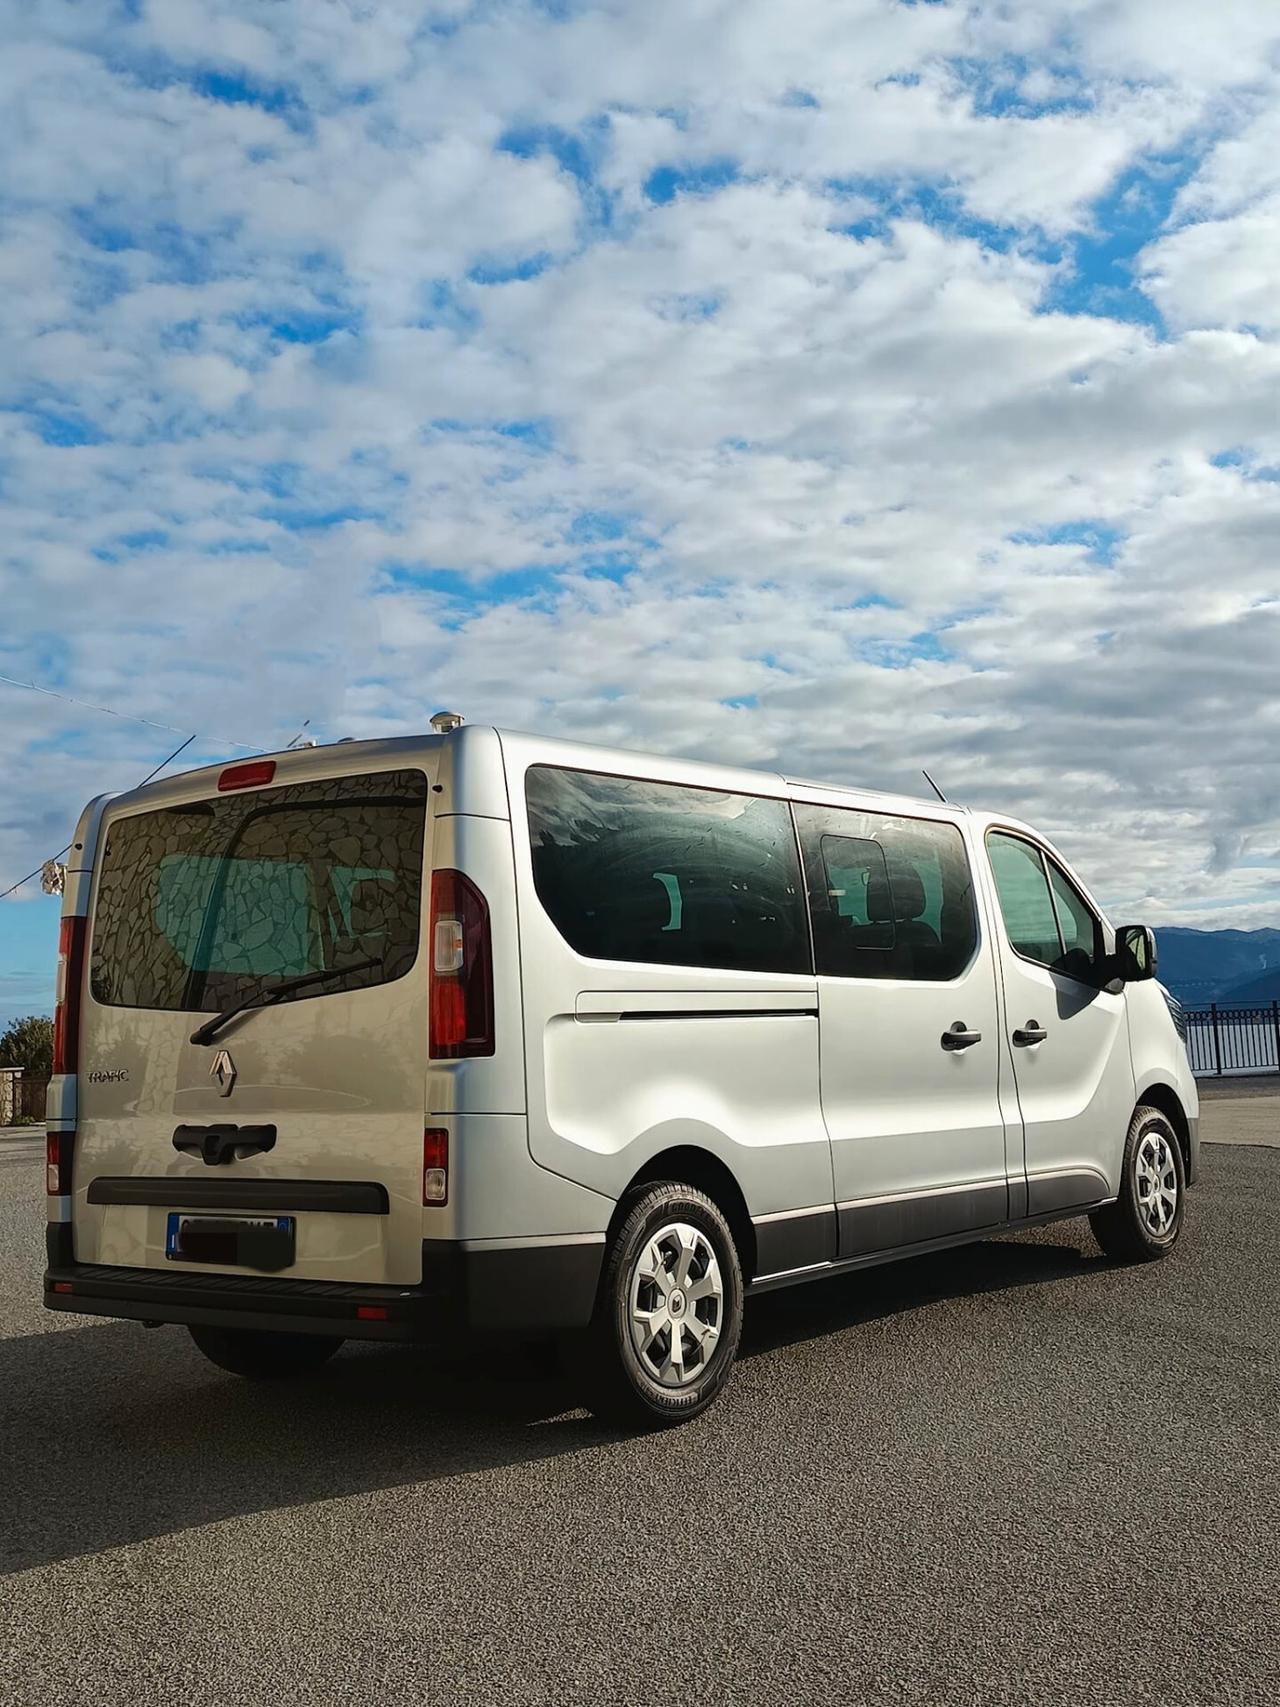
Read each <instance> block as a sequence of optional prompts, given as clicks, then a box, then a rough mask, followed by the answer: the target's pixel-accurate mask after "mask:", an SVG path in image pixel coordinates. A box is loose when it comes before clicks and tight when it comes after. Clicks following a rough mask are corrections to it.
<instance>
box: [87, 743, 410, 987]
mask: <svg viewBox="0 0 1280 1707" xmlns="http://www.w3.org/2000/svg"><path fill="white" fill-rule="evenodd" d="M426 792H427V784H426V778H425V777H424V776H423V775H422V774H421V772H417V771H395V772H386V773H382V774H380V775H373V776H363V777H339V778H334V779H332V780H330V781H326V782H311V783H300V784H297V785H294V786H293V787H289V788H279V789H271V790H264V791H263V792H261V793H256V794H253V795H247V796H238V797H235V798H231V799H220V800H210V801H200V802H196V803H193V804H191V805H187V806H176V807H170V808H166V809H164V810H162V811H158V812H148V813H142V814H138V815H135V816H133V817H126V818H121V819H119V820H118V821H117V822H116V823H115V824H113V825H112V826H111V829H110V831H109V833H108V837H107V846H106V852H105V855H104V860H103V872H102V878H101V882H100V886H99V895H98V903H97V909H96V915H95V922H94V935H93V956H92V965H91V988H92V991H93V995H94V997H95V999H96V1000H97V1001H100V1002H105V1003H109V1004H114V1005H121V1006H126V1007H150V1008H169V1009H174V1008H179V1009H181V1008H194V1009H199V1010H207V1011H214V1010H216V1009H218V1008H220V1007H223V1006H228V1005H230V1004H231V1003H233V1002H235V1001H237V1000H240V999H241V998H242V997H243V996H245V995H248V994H251V993H252V992H254V991H255V990H258V989H261V988H264V987H270V985H271V983H272V981H274V980H281V979H287V978H290V977H297V976H302V975H305V974H307V973H309V972H318V971H327V970H329V969H330V968H335V969H340V968H342V967H344V966H350V967H351V968H352V970H351V971H350V972H349V973H347V974H346V975H345V976H342V975H341V974H340V973H339V975H337V976H335V978H334V980H333V982H332V983H326V984H325V985H324V986H323V989H324V990H325V991H326V992H328V991H331V990H332V991H338V990H344V989H357V988H361V987H363V986H365V985H368V984H376V983H381V982H385V981H387V980H389V979H392V978H397V977H399V976H401V975H402V974H403V973H404V972H406V971H407V970H408V969H409V967H410V966H411V965H412V963H413V960H414V957H415V955H416V953H417V946H418V936H419V921H420V913H421V905H422V849H423V833H424V825H425V815H426ZM366 961H373V962H375V964H374V965H371V966H361V964H360V963H362V962H366ZM308 993H314V991H312V992H308V991H306V990H303V991H300V992H299V995H300V996H305V995H306V994H308Z"/></svg>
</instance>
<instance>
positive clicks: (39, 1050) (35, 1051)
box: [0, 1014, 53, 1084]
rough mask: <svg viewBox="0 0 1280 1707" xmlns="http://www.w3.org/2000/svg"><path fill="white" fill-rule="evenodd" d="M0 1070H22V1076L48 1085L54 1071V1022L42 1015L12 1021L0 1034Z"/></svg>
mask: <svg viewBox="0 0 1280 1707" xmlns="http://www.w3.org/2000/svg"><path fill="white" fill-rule="evenodd" d="M0 1067H25V1068H26V1074H25V1077H27V1078H28V1079H32V1080H39V1082H40V1083H41V1084H48V1082H49V1078H50V1075H51V1074H52V1072H53V1021H52V1020H51V1019H46V1018H45V1016H44V1015H43V1014H28V1015H27V1017H26V1018H25V1019H15V1020H13V1021H11V1022H10V1024H9V1026H8V1029H7V1030H6V1031H5V1032H4V1033H3V1034H0Z"/></svg>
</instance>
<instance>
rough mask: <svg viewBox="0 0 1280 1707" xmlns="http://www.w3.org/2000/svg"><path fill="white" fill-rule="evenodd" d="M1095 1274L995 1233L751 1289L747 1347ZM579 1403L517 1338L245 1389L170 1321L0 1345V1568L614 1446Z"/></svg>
mask: <svg viewBox="0 0 1280 1707" xmlns="http://www.w3.org/2000/svg"><path fill="white" fill-rule="evenodd" d="M1101 1266H1106V1263H1105V1259H1103V1258H1092V1257H1086V1256H1084V1255H1083V1254H1082V1253H1081V1251H1079V1250H1077V1249H1075V1248H1073V1247H1069V1246H1063V1245H1051V1244H1034V1243H1022V1242H1017V1241H1008V1242H1005V1241H992V1242H991V1243H988V1244H983V1245H977V1246H970V1247H968V1248H967V1249H964V1250H959V1251H948V1252H945V1253H939V1254H937V1255H935V1256H930V1257H921V1258H916V1259H914V1260H913V1261H910V1262H906V1263H898V1264H894V1265H892V1266H886V1267H882V1268H875V1269H870V1270H864V1271H862V1272H861V1273H859V1274H855V1275H851V1276H849V1277H848V1278H846V1279H844V1280H841V1281H836V1282H827V1283H825V1284H821V1285H813V1286H806V1287H801V1288H799V1289H796V1290H794V1291H790V1292H784V1293H778V1294H772V1295H767V1296H763V1297H760V1298H758V1299H754V1300H752V1301H751V1304H750V1306H749V1309H748V1316H747V1323H746V1329H745V1333H744V1338H743V1345H742V1355H743V1356H744V1357H752V1358H754V1357H760V1356H765V1355H769V1354H775V1353H781V1352H783V1351H784V1350H785V1348H786V1346H788V1345H790V1344H793V1343H800V1342H803V1341H807V1340H812V1339H815V1338H818V1337H820V1336H824V1335H833V1334H837V1333H839V1332H841V1331H843V1330H846V1329H849V1328H855V1327H857V1326H858V1325H859V1324H861V1323H865V1322H870V1321H874V1320H879V1319H883V1318H887V1317H890V1316H893V1315H896V1314H900V1313H902V1312H903V1311H908V1310H913V1309H916V1308H919V1307H920V1306H922V1305H924V1304H926V1303H927V1302H929V1301H930V1300H931V1299H943V1298H961V1297H967V1296H974V1295H978V1294H981V1293H986V1292H1001V1291H1005V1290H1008V1289H1009V1288H1014V1287H1023V1286H1035V1285H1043V1284H1046V1283H1050V1282H1053V1281H1055V1280H1059V1279H1062V1278H1063V1277H1065V1276H1079V1275H1081V1274H1083V1273H1087V1272H1089V1271H1091V1270H1093V1269H1095V1268H1097V1267H1101ZM576 1407H577V1399H576V1397H575V1393H574V1388H573V1386H572V1384H571V1383H570V1382H569V1381H567V1380H566V1379H564V1378H563V1377H562V1376H561V1375H560V1374H559V1373H555V1372H553V1370H552V1365H551V1363H550V1362H549V1361H548V1360H547V1359H546V1357H545V1356H543V1355H540V1354H538V1353H536V1352H535V1351H533V1350H532V1349H528V1348H521V1347H501V1346H499V1347H492V1348H487V1349H486V1350H485V1351H484V1352H483V1353H478V1354H476V1355H475V1356H473V1357H472V1358H471V1359H469V1360H466V1359H463V1358H460V1357H458V1356H456V1355H454V1356H449V1357H442V1356H441V1354H439V1353H435V1354H433V1353H431V1352H429V1351H423V1350H419V1349H417V1348H410V1347H403V1348H402V1347H391V1346H364V1345H361V1346H348V1347H347V1348H345V1350H344V1351H343V1352H342V1353H340V1354H339V1356H338V1357H337V1358H335V1360H334V1361H333V1362H332V1363H331V1364H329V1365H327V1366H326V1367H325V1368H324V1369H323V1370H322V1371H321V1372H320V1373H319V1374H318V1375H316V1376H314V1377H311V1378H308V1379H304V1380H299V1381H285V1382H281V1383H279V1384H276V1383H258V1384H254V1383H249V1382H245V1381H242V1380H240V1379H238V1378H237V1377H235V1376H231V1375H225V1374H223V1373H222V1372H221V1371H220V1370H216V1369H214V1368H213V1367H212V1366H211V1365H209V1364H208V1363H206V1362H205V1360H204V1359H203V1358H202V1357H201V1356H200V1354H199V1353H198V1352H197V1351H196V1350H195V1348H194V1346H193V1345H192V1344H191V1342H190V1339H189V1337H188V1336H187V1334H186V1332H185V1331H184V1330H182V1329H180V1328H166V1329H160V1330H154V1331H151V1330H147V1329H145V1328H142V1327H140V1326H138V1325H136V1324H133V1323H122V1322H101V1323H94V1324H92V1325H89V1326H86V1327H67V1328H63V1329H60V1330H55V1331H51V1332H47V1333H42V1334H36V1335H30V1336H27V1337H24V1338H18V1339H11V1340H4V1341H0V1441H2V1442H3V1457H2V1458H0V1482H3V1483H7V1491H5V1492H4V1494H3V1495H2V1496H0V1572H3V1573H7V1572H11V1571H18V1570H25V1569H29V1568H31V1567H33V1566H37V1565H42V1564H48V1563H51V1562H53V1561H55V1560H58V1559H66V1558H73V1557H79V1556H83V1555H86V1554H93V1553H97V1552H100V1551H102V1550H103V1549H106V1548H110V1547H118V1546H122V1545H125V1544H128V1543H130V1542H136V1541H143V1540H146V1539H149V1538H151V1537H154V1536H159V1535H166V1534H170V1533H172V1532H174V1531H179V1530H183V1529H188V1528H192V1527H195V1526H198V1525H201V1524H206V1523H214V1522H218V1521H221V1520H223V1519H227V1518H233V1517H240V1516H246V1515H248V1514H251V1513H254V1512H259V1511H265V1510H274V1509H280V1508H285V1507H289V1506H295V1505H306V1504H310V1503H312V1502H314V1501H318V1500H327V1499H336V1498H341V1497H343V1496H346V1495H350V1494H357V1493H367V1492H370V1491H373V1490H375V1489H381V1488H391V1487H397V1486H402V1485H405V1484H413V1483H420V1482H424V1481H432V1480H437V1479H441V1478H448V1477H452V1476H459V1475H467V1474H474V1473H476V1472H478V1471H484V1470H489V1469H495V1468H499V1467H502V1466H505V1465H511V1464H519V1463H533V1462H535V1461H537V1460H539V1459H544V1458H548V1457H555V1456H559V1455H561V1454H565V1453H574V1452H580V1451H583V1450H586V1449H589V1448H591V1447H595V1446H599V1445H601V1444H605V1443H608V1442H610V1441H617V1440H618V1439H619V1436H618V1434H617V1432H616V1431H614V1430H610V1429H606V1428H604V1427H602V1426H600V1425H598V1424H597V1423H595V1421H594V1420H593V1419H592V1418H591V1417H589V1416H587V1415H586V1414H584V1413H583V1412H582V1411H580V1410H578V1409H577V1408H576Z"/></svg>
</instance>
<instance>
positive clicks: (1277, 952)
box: [1156, 925, 1280, 1007]
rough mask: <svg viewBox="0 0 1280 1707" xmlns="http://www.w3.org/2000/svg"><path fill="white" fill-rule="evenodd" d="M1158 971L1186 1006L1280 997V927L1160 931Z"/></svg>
mask: <svg viewBox="0 0 1280 1707" xmlns="http://www.w3.org/2000/svg"><path fill="white" fill-rule="evenodd" d="M1156 951H1157V957H1158V973H1159V977H1160V981H1161V983H1162V984H1164V985H1165V986H1166V987H1167V988H1168V989H1169V990H1171V991H1172V992H1173V994H1174V995H1175V996H1176V997H1177V998H1178V1000H1179V1001H1180V1002H1181V1003H1183V1005H1184V1006H1185V1007H1203V1006H1204V1005H1205V1004H1206V1003H1208V1002H1274V1001H1280V930H1258V931H1194V930H1188V929H1187V928H1185V927H1184V926H1180V925H1167V926H1158V927H1157V929H1156Z"/></svg>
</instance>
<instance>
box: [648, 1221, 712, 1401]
mask: <svg viewBox="0 0 1280 1707" xmlns="http://www.w3.org/2000/svg"><path fill="white" fill-rule="evenodd" d="M627 1304H628V1320H629V1324H630V1328H631V1343H632V1346H633V1347H634V1348H635V1353H636V1356H637V1357H638V1358H639V1360H640V1364H641V1367H642V1368H643V1369H644V1370H645V1371H646V1373H647V1374H648V1375H650V1376H651V1377H652V1378H653V1379H654V1380H655V1381H657V1382H659V1383H660V1385H662V1386H663V1387H685V1386H687V1385H688V1384H689V1382H691V1381H694V1380H696V1379H697V1377H698V1376H700V1375H701V1374H703V1372H704V1371H705V1370H706V1369H707V1367H708V1365H709V1364H710V1362H711V1358H712V1355H713V1354H714V1352H715V1349H716V1345H717V1342H718V1341H719V1339H720V1330H721V1327H722V1325H723V1322H724V1279H723V1276H722V1275H721V1272H720V1264H719V1262H718V1260H717V1258H716V1253H715V1250H714V1249H713V1247H712V1244H711V1241H710V1240H709V1239H708V1238H707V1235H706V1234H705V1233H703V1232H702V1231H701V1230H700V1229H699V1228H697V1227H693V1226H690V1224H689V1223H688V1222H687V1221H673V1222H671V1223H670V1224H669V1225H667V1226H665V1227H661V1228H659V1230H658V1231H657V1232H656V1233H654V1234H653V1236H652V1237H651V1238H650V1239H648V1240H647V1241H646V1243H645V1245H644V1247H643V1249H642V1250H641V1252H640V1255H639V1256H638V1257H637V1259H636V1263H635V1266H634V1268H633V1269H632V1272H631V1284H630V1286H629V1288H628V1299H627Z"/></svg>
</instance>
